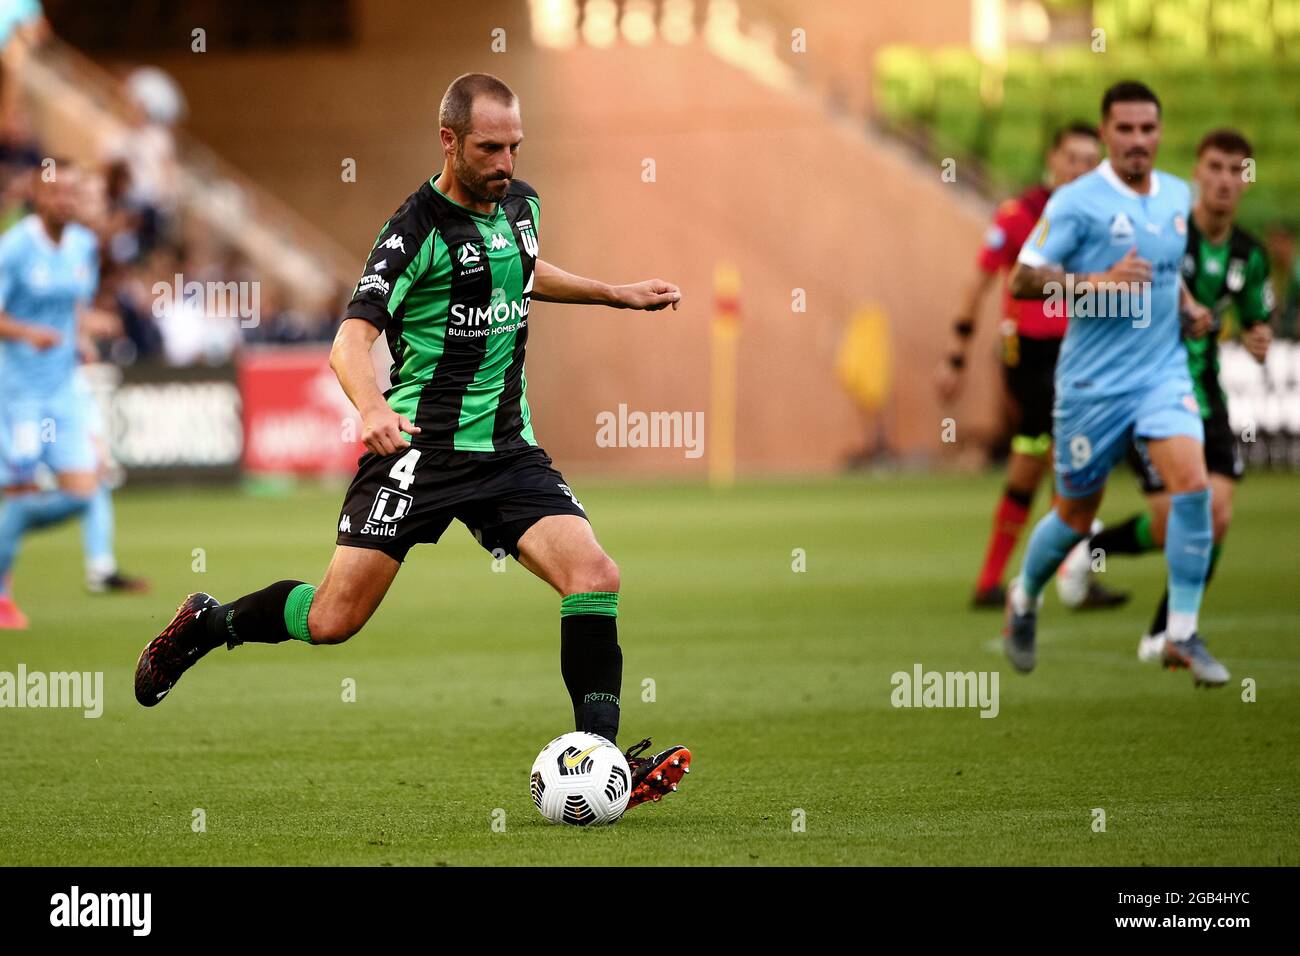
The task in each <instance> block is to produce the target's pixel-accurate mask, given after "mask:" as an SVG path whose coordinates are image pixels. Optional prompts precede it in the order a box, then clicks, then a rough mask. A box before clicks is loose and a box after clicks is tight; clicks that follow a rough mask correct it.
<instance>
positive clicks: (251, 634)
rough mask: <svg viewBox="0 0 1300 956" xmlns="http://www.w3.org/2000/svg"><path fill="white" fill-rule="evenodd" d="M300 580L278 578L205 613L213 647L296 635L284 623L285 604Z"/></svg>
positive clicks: (259, 641) (283, 639) (274, 641)
mask: <svg viewBox="0 0 1300 956" xmlns="http://www.w3.org/2000/svg"><path fill="white" fill-rule="evenodd" d="M302 583H303V582H301V581H276V582H275V583H274V584H272V585H269V586H268V587H264V588H262V590H260V591H254V592H253V593H252V594H245V595H244V596H243V597H241V598H239V600H237V601H231V602H230V603H229V604H222V605H221V606H220V607H214V608H213V609H212V610H210V611H207V612H205V614H204V617H205V619H206V621H205V623H206V624H207V626H208V634H209V635H210V636H211V638H212V646H213V647H216V646H217V645H218V644H225V645H226V646H227V647H234V646H235V645H237V644H243V643H245V642H250V643H254V644H279V643H281V642H282V641H287V640H289V639H290V638H291V637H294V636H295V635H293V634H291V633H289V628H288V627H287V626H286V625H285V603H286V602H287V601H288V600H289V594H290V592H292V591H293V590H294V589H295V588H298V587H300V586H302Z"/></svg>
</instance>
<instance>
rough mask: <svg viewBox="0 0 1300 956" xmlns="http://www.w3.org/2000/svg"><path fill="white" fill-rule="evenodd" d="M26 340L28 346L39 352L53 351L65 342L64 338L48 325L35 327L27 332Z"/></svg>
mask: <svg viewBox="0 0 1300 956" xmlns="http://www.w3.org/2000/svg"><path fill="white" fill-rule="evenodd" d="M26 338H27V344H28V345H30V346H31V347H32V348H34V349H36V351H38V352H44V351H45V350H46V349H52V348H54V346H56V345H58V344H59V343H60V342H62V341H63V336H62V335H60V334H59V333H58V331H57V330H56V329H52V328H50V327H49V326H47V325H33V326H32V327H31V328H30V329H28V330H27V336H26Z"/></svg>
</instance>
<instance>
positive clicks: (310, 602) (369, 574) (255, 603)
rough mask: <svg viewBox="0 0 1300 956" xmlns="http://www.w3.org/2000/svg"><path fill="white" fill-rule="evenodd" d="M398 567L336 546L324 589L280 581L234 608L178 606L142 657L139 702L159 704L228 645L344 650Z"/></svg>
mask: <svg viewBox="0 0 1300 956" xmlns="http://www.w3.org/2000/svg"><path fill="white" fill-rule="evenodd" d="M400 568H401V563H400V562H398V561H397V560H396V559H395V558H392V557H390V556H389V555H387V554H385V553H384V552H382V551H377V550H374V549H371V548H353V547H348V546H346V545H339V546H338V547H336V548H335V549H334V557H333V558H332V559H331V561H330V564H329V568H328V569H327V570H326V572H325V579H324V580H323V581H322V582H321V584H320V586H319V587H313V586H312V585H310V584H306V583H304V582H302V581H277V582H276V583H275V584H272V585H270V586H269V587H266V588H263V589H262V590H260V591H256V592H254V593H252V594H249V595H246V596H244V597H242V598H240V599H239V600H237V601H232V602H231V603H230V604H221V603H220V602H218V601H217V600H216V598H214V597H212V596H211V595H210V594H205V593H203V592H201V591H200V592H197V593H195V594H191V595H189V596H188V597H186V598H185V600H184V601H182V602H181V605H180V607H179V608H177V609H176V615H175V616H174V617H173V618H172V619H171V622H170V623H169V624H168V625H167V627H165V628H164V629H163V631H162V633H161V634H159V635H158V636H157V637H155V638H154V639H153V640H152V641H150V642H149V644H148V645H147V646H146V647H145V649H144V650H143V651H142V652H141V653H140V659H139V661H138V662H137V663H136V669H135V697H136V700H138V701H139V702H140V703H141V704H143V705H144V706H145V707H152V706H154V705H155V704H157V703H158V701H160V700H162V699H163V698H164V697H166V696H167V694H168V693H169V692H170V691H171V689H172V688H173V687H174V686H175V685H176V682H177V681H178V680H180V678H181V675H182V674H184V673H185V671H187V670H188V669H189V668H190V667H192V666H193V665H194V664H195V663H197V662H198V660H199V659H200V658H202V657H203V655H204V654H206V653H208V651H211V650H213V649H214V648H217V647H219V646H220V645H222V644H225V645H226V646H227V647H229V648H234V647H236V646H238V645H240V644H244V643H258V644H279V643H281V642H283V641H287V640H290V639H297V640H300V641H304V642H306V643H308V644H340V643H342V642H343V641H346V640H347V639H348V638H350V637H351V636H352V635H353V634H355V633H357V631H359V630H361V628H362V627H363V626H364V625H365V623H366V621H368V620H370V616H371V615H372V614H374V612H375V609H376V608H377V607H379V604H380V602H381V601H383V599H384V595H385V594H387V593H388V588H389V586H390V585H391V584H392V583H393V579H394V578H395V577H397V572H398V570H399V569H400Z"/></svg>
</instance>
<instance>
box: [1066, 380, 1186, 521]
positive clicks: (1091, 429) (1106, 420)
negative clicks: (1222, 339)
mask: <svg viewBox="0 0 1300 956" xmlns="http://www.w3.org/2000/svg"><path fill="white" fill-rule="evenodd" d="M1052 424H1053V428H1052V436H1053V439H1054V441H1055V456H1056V463H1055V464H1056V490H1057V491H1058V492H1059V493H1060V494H1061V495H1062V496H1063V497H1066V498H1082V497H1084V496H1086V495H1090V494H1092V493H1093V492H1095V491H1097V490H1098V489H1100V488H1101V487H1102V486H1103V485H1105V484H1106V476H1107V475H1109V474H1110V471H1111V469H1112V468H1114V467H1115V464H1116V463H1117V462H1118V461H1119V460H1120V458H1122V457H1123V456H1124V452H1125V450H1126V449H1127V447H1128V444H1129V442H1130V440H1132V439H1138V440H1141V439H1146V438H1172V437H1174V436H1175V435H1187V436H1188V437H1189V438H1195V439H1196V440H1197V441H1199V442H1204V441H1205V429H1204V425H1203V424H1202V422H1201V410H1200V406H1199V405H1198V404H1197V403H1196V395H1195V393H1193V391H1192V380H1191V379H1190V378H1188V377H1186V376H1183V377H1179V378H1166V379H1162V380H1161V381H1160V382H1158V383H1156V384H1155V385H1152V386H1149V387H1147V388H1142V389H1136V390H1134V391H1132V392H1124V393H1123V394H1121V395H1108V396H1106V397H1104V398H1079V397H1077V396H1072V397H1069V398H1065V397H1062V396H1061V394H1060V392H1058V393H1057V397H1056V407H1055V408H1054V409H1053V410H1052Z"/></svg>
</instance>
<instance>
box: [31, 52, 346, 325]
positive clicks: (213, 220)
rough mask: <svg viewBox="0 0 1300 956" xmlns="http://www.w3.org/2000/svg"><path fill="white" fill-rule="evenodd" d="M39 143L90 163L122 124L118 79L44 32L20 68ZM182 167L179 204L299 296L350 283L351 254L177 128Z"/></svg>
mask: <svg viewBox="0 0 1300 956" xmlns="http://www.w3.org/2000/svg"><path fill="white" fill-rule="evenodd" d="M20 75H21V77H22V80H23V84H24V87H25V90H26V93H27V94H28V96H29V98H30V101H31V104H32V107H33V114H34V117H35V120H36V124H37V127H38V129H39V131H40V135H41V140H42V144H43V146H44V147H45V148H46V149H47V150H50V151H51V152H53V153H56V154H66V155H71V156H73V157H76V158H80V159H83V160H87V161H91V162H97V161H98V160H99V158H100V156H101V155H102V152H103V146H104V144H106V143H109V142H111V141H113V140H114V139H115V138H116V137H117V136H118V135H120V134H121V133H122V132H124V131H125V130H126V129H127V128H128V125H129V120H128V116H129V112H128V111H129V109H130V105H129V103H128V101H127V98H126V94H125V92H124V89H123V87H122V84H121V83H120V82H119V81H118V80H117V79H116V78H115V77H114V76H112V75H111V74H109V73H108V72H106V71H105V70H103V69H101V68H100V67H99V66H97V65H96V64H95V63H93V62H92V61H91V60H89V59H88V58H86V57H85V56H82V55H81V54H80V53H79V52H78V51H77V50H76V49H74V48H73V47H71V46H69V45H68V44H66V43H63V42H62V41H60V40H58V39H57V38H54V37H51V38H50V39H48V40H47V41H46V42H45V43H44V44H43V45H42V46H41V47H40V48H39V50H37V51H36V53H35V54H34V55H32V56H31V57H30V59H29V60H28V62H27V64H26V66H25V68H24V69H23V70H22V72H21V74H20ZM174 134H175V139H176V145H177V153H178V157H179V160H180V166H181V184H180V202H181V205H182V208H183V209H184V211H185V212H187V213H189V214H191V215H192V216H194V217H196V218H197V219H198V220H199V221H200V222H202V223H203V224H204V225H205V226H206V227H207V228H208V229H210V230H211V231H212V232H213V233H214V234H215V235H217V236H219V237H221V239H222V240H223V241H225V242H226V243H228V244H229V245H231V246H232V247H235V248H237V249H238V250H240V251H241V252H242V253H243V254H244V255H246V256H247V257H248V258H249V259H250V260H251V261H252V262H254V263H256V264H257V265H258V267H259V272H260V273H261V274H264V275H270V276H274V277H275V278H276V279H278V280H279V281H280V282H282V283H284V284H285V285H286V286H288V287H289V288H292V289H294V290H296V291H297V292H299V294H301V295H302V296H303V297H304V299H305V301H317V300H319V299H320V298H322V296H323V295H332V293H333V291H334V290H335V289H336V288H338V287H339V285H340V284H341V285H342V286H344V287H350V286H351V285H352V283H353V282H354V281H355V275H354V273H355V271H356V262H355V258H354V257H352V256H349V255H348V254H347V252H346V251H345V250H344V249H343V248H342V247H341V246H340V245H339V244H338V243H337V242H335V241H334V240H333V239H332V238H331V237H330V236H329V235H328V234H326V233H324V232H323V231H321V230H320V229H318V228H316V227H315V226H313V225H312V224H310V223H309V222H307V221H306V220H305V219H303V218H302V217H301V216H300V215H298V214H297V213H296V212H295V211H294V210H292V209H291V208H289V207H288V206H287V205H285V204H284V203H283V202H281V201H280V200H278V199H277V198H276V197H275V196H274V195H272V194H271V193H270V192H269V191H267V190H265V189H263V188H261V187H259V186H258V185H257V184H256V183H254V182H253V181H252V180H251V179H249V178H248V177H247V176H245V175H244V174H242V173H240V172H239V171H238V170H237V169H235V167H234V166H232V165H231V164H230V163H228V162H226V161H225V160H223V159H222V158H221V157H219V156H218V155H217V154H216V153H214V152H213V151H212V150H211V149H208V148H207V147H206V146H204V145H203V144H202V143H200V142H199V141H198V140H197V139H195V138H194V137H192V136H189V135H187V134H186V133H185V132H184V131H183V130H181V129H176V130H174Z"/></svg>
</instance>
